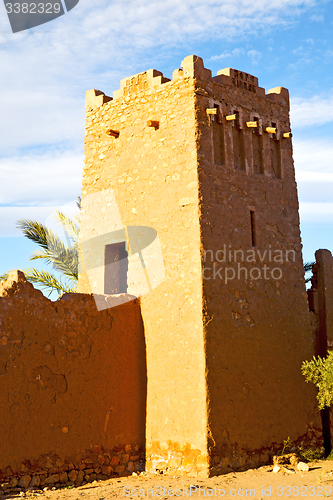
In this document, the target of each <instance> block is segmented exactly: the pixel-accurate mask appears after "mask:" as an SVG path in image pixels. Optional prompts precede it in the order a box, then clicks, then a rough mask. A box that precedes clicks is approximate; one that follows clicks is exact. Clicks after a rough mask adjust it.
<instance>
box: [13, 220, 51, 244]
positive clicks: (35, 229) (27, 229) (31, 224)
mask: <svg viewBox="0 0 333 500" xmlns="http://www.w3.org/2000/svg"><path fill="white" fill-rule="evenodd" d="M16 227H18V229H21V231H22V232H23V234H24V236H26V237H27V238H28V239H29V240H31V241H34V242H35V243H37V245H39V246H41V247H42V248H48V242H47V229H46V227H45V226H44V225H43V224H40V223H39V222H36V221H34V220H31V219H20V220H18V221H17V223H16Z"/></svg>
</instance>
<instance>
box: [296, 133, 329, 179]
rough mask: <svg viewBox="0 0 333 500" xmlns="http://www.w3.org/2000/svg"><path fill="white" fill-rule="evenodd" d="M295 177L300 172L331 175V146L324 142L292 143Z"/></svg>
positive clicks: (302, 141) (298, 141) (303, 141)
mask: <svg viewBox="0 0 333 500" xmlns="http://www.w3.org/2000/svg"><path fill="white" fill-rule="evenodd" d="M293 150H294V162H295V169H296V177H297V178H298V175H299V174H300V173H301V172H302V175H304V172H307V173H314V172H316V173H317V174H318V173H319V174H325V175H327V174H331V173H332V172H333V144H332V143H331V142H329V141H324V140H315V139H313V140H304V139H303V140H302V139H298V138H297V139H295V140H294V141H293Z"/></svg>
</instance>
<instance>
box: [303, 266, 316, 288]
mask: <svg viewBox="0 0 333 500" xmlns="http://www.w3.org/2000/svg"><path fill="white" fill-rule="evenodd" d="M314 264H315V262H304V264H303V268H304V274H305V283H309V281H311V278H312V274H311V275H310V276H309V277H308V278H307V277H306V275H307V273H310V272H311V273H312V266H313V265H314Z"/></svg>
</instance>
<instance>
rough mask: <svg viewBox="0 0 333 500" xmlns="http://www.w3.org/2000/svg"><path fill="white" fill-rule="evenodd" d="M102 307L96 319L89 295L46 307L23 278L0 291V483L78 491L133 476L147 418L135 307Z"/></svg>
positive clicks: (112, 301) (15, 275) (112, 302)
mask: <svg viewBox="0 0 333 500" xmlns="http://www.w3.org/2000/svg"><path fill="white" fill-rule="evenodd" d="M103 299H105V300H108V301H109V306H110V308H109V309H106V310H104V311H100V312H98V311H97V309H96V305H95V301H94V299H93V297H92V296H90V295H84V294H66V295H64V296H63V297H62V298H61V299H60V300H58V301H56V302H51V301H50V300H48V299H47V298H46V297H44V296H43V295H42V293H41V292H40V291H38V290H35V289H34V288H33V286H32V285H31V284H30V283H28V282H27V281H26V280H25V277H24V275H23V273H21V272H20V271H14V272H12V273H11V274H10V276H9V279H8V280H7V281H6V282H3V283H2V284H1V288H0V436H1V437H0V439H1V454H0V470H1V476H2V480H5V479H6V478H7V479H8V478H12V485H13V484H14V485H15V482H17V480H21V482H22V475H23V476H25V479H24V480H23V483H24V486H27V485H29V484H30V485H32V483H34V485H35V486H36V485H38V484H53V483H57V482H59V481H60V482H62V483H66V482H68V481H69V482H72V483H73V482H74V483H76V484H79V483H80V482H82V481H83V480H84V478H85V480H88V479H89V478H92V479H94V478H96V477H97V476H102V477H103V476H104V477H106V476H108V475H111V474H112V473H123V472H125V471H128V472H132V471H134V470H136V468H137V467H140V459H142V458H143V452H144V445H145V417H146V356H145V341H144V333H143V326H142V320H141V313H140V305H139V302H138V300H132V301H129V302H127V303H126V304H123V305H120V306H117V301H118V302H119V300H120V299H121V297H120V298H119V297H118V298H117V297H112V296H110V297H105V298H103V297H102V298H101V300H103ZM141 466H142V463H141ZM36 474H37V475H36ZM60 474H62V476H60ZM50 475H51V476H52V477H53V479H51V481H50V480H49V477H50ZM15 478H16V479H15ZM45 481H46V483H45ZM48 481H49V483H48ZM52 482H53V483H52Z"/></svg>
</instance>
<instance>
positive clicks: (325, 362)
mask: <svg viewBox="0 0 333 500" xmlns="http://www.w3.org/2000/svg"><path fill="white" fill-rule="evenodd" d="M301 369H302V374H303V375H304V376H305V381H306V382H313V383H314V384H315V385H316V386H317V387H318V394H317V400H318V408H319V410H323V409H324V408H325V407H329V406H331V405H332V403H333V352H329V353H328V356H327V357H326V358H321V357H320V356H318V359H316V358H315V357H313V359H312V360H311V361H303V363H302V368H301Z"/></svg>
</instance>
